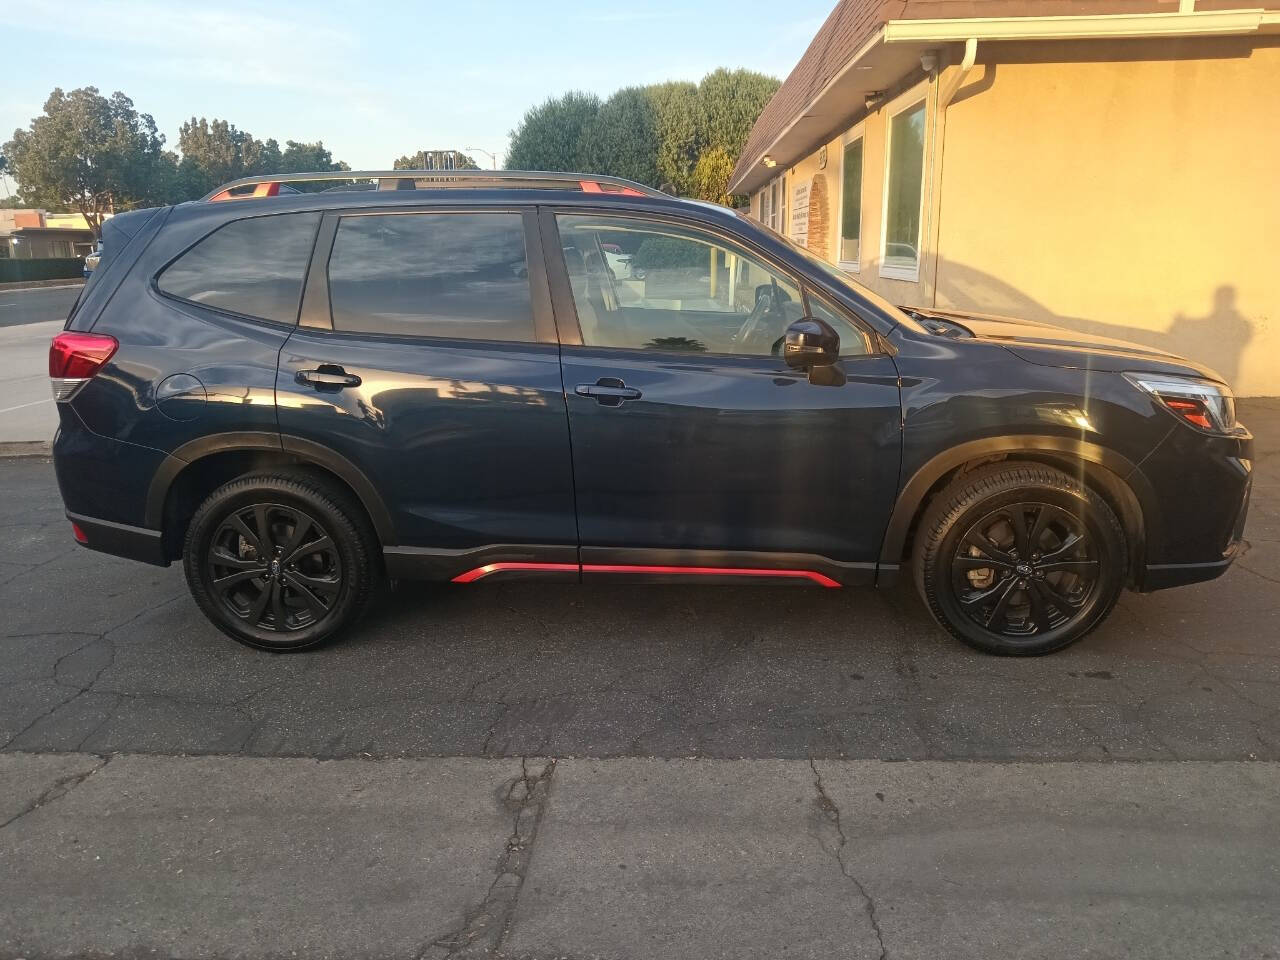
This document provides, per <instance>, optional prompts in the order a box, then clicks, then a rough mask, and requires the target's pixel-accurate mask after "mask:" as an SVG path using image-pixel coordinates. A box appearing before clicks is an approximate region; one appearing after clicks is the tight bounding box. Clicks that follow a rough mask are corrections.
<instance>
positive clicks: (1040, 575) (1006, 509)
mask: <svg viewBox="0 0 1280 960" xmlns="http://www.w3.org/2000/svg"><path fill="white" fill-rule="evenodd" d="M1019 518H1020V522H1021V529H1018V524H1019ZM1028 553H1029V554H1030V556H1028ZM912 560H913V572H914V574H915V581H916V589H917V590H919V591H920V596H921V598H922V599H923V600H924V602H925V605H926V606H927V607H928V608H929V612H930V613H931V614H932V615H933V618H934V619H935V620H937V621H938V623H939V624H940V625H941V626H942V627H943V628H944V629H945V630H947V632H949V633H950V634H951V635H952V636H954V637H956V638H957V639H959V640H961V641H963V642H964V643H967V644H968V645H969V646H971V647H975V648H976V649H978V650H982V651H984V652H986V653H994V654H998V655H1002V656H1039V655H1041V654H1045V653H1052V652H1053V651H1055V650H1061V649H1062V648H1063V647H1066V646H1068V645H1069V644H1072V643H1075V642H1076V641H1077V640H1079V639H1080V638H1081V637H1083V636H1085V635H1086V634H1087V633H1089V631H1091V630H1093V629H1094V628H1095V627H1097V626H1098V625H1099V624H1100V623H1102V621H1103V620H1104V619H1106V617H1107V615H1108V614H1109V613H1110V612H1111V610H1112V608H1113V607H1114V606H1115V604H1116V600H1117V599H1119V596H1120V591H1121V590H1122V589H1123V588H1124V584H1125V581H1126V578H1127V566H1128V548H1127V546H1126V543H1125V534H1124V528H1123V527H1122V526H1121V525H1120V521H1119V520H1117V519H1116V515H1115V513H1114V512H1112V510H1111V508H1110V507H1109V506H1108V505H1107V504H1106V502H1104V501H1103V500H1102V499H1101V498H1100V497H1099V496H1098V495H1097V494H1095V493H1094V492H1093V491H1092V490H1089V489H1088V488H1087V487H1085V486H1083V485H1082V484H1081V483H1080V482H1079V481H1077V480H1074V479H1072V478H1071V477H1070V476H1068V475H1067V474H1065V473H1063V472H1062V471H1060V470H1055V469H1054V468H1052V467H1048V466H1044V465H1043V464H1038V463H1018V462H1007V461H1006V462H1002V463H996V464H991V465H990V466H986V467H980V468H978V469H977V470H974V471H972V472H971V473H965V474H962V475H960V476H959V477H957V478H956V479H955V480H954V481H953V482H952V483H951V484H950V486H948V487H947V488H946V489H944V490H943V491H942V492H941V493H939V494H938V495H937V496H936V497H935V498H934V499H933V501H932V502H931V503H930V504H929V506H928V508H927V509H926V510H925V513H924V516H923V517H922V518H921V520H920V525H919V527H918V529H917V531H916V543H915V551H914V556H913V558H912Z"/></svg>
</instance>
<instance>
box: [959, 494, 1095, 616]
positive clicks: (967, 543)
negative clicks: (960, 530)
mask: <svg viewBox="0 0 1280 960" xmlns="http://www.w3.org/2000/svg"><path fill="white" fill-rule="evenodd" d="M951 572H952V577H951V584H952V589H953V590H954V591H955V595H956V599H957V600H958V601H959V603H960V607H961V609H962V610H964V612H965V614H966V616H968V617H969V618H970V619H971V620H972V621H973V622H974V623H976V624H977V625H978V626H980V627H982V628H983V629H984V630H990V631H991V632H993V633H997V634H1000V635H1001V636H1004V637H1009V638H1011V639H1023V638H1034V637H1036V636H1037V635H1044V634H1047V633H1049V632H1050V631H1053V630H1058V629H1060V628H1062V627H1065V626H1066V625H1067V624H1069V623H1071V621H1072V620H1074V619H1075V618H1077V617H1079V616H1080V614H1081V612H1082V611H1084V610H1085V609H1086V608H1087V606H1088V601H1089V597H1090V596H1091V594H1092V592H1093V590H1094V588H1095V587H1096V586H1097V582H1098V574H1099V563H1098V560H1097V558H1096V557H1095V556H1094V555H1093V554H1092V552H1091V549H1090V540H1089V533H1088V530H1087V529H1086V528H1085V525H1084V523H1083V522H1082V521H1081V520H1080V518H1079V517H1076V516H1073V515H1072V514H1071V513H1069V512H1067V511H1066V510H1064V509H1062V508H1061V507H1056V506H1054V505H1052V504H1048V503H1026V502H1019V503H1013V504H1009V505H1008V506H1003V507H1000V508H998V509H996V510H993V511H991V512H990V513H988V514H986V515H985V516H984V517H982V518H981V519H979V520H978V521H977V522H976V523H974V524H973V525H972V526H971V527H970V528H969V529H968V531H966V533H965V534H964V536H962V537H961V538H960V543H959V544H958V546H957V548H956V553H955V556H954V557H953V558H952V561H951Z"/></svg>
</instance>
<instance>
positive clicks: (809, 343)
mask: <svg viewBox="0 0 1280 960" xmlns="http://www.w3.org/2000/svg"><path fill="white" fill-rule="evenodd" d="M782 358H783V359H784V360H785V361H786V362H787V366H788V367H791V368H792V369H793V370H810V369H812V368H814V367H829V366H831V364H833V363H835V362H836V361H837V360H838V359H840V334H838V333H836V331H835V328H834V327H832V326H831V324H829V323H827V321H825V320H821V319H819V318H818V317H803V318H801V319H799V320H797V321H796V322H795V323H793V324H791V326H789V327H787V332H786V335H785V337H784V338H783V344H782Z"/></svg>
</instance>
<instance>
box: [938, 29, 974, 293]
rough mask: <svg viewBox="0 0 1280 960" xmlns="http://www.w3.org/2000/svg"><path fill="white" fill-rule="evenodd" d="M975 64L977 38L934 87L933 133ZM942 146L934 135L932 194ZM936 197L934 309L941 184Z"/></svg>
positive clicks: (939, 172) (940, 236) (939, 174)
mask: <svg viewBox="0 0 1280 960" xmlns="http://www.w3.org/2000/svg"><path fill="white" fill-rule="evenodd" d="M977 62H978V39H977V37H970V38H969V39H968V40H966V41H965V42H964V57H963V58H962V59H961V61H960V69H959V70H958V71H956V73H955V75H954V76H953V77H952V78H951V80H950V81H949V82H948V83H947V88H946V90H945V92H943V93H941V94H938V93H937V87H936V86H935V87H934V91H935V96H936V98H937V99H936V100H935V101H934V107H933V117H934V121H933V122H934V129H935V131H936V129H937V126H938V123H939V121H940V120H941V119H942V115H943V113H944V112H945V111H946V109H947V107H949V106H950V105H951V101H952V100H953V99H954V98H955V95H956V94H957V93H958V92H959V90H960V87H961V86H962V85H963V84H964V82H965V80H967V79H968V78H969V73H970V72H971V71H972V70H973V66H974V64H975V63H977ZM945 129H946V128H945V125H944V127H943V130H944V133H945ZM944 146H945V144H938V143H937V136H936V135H935V136H934V149H933V150H931V151H930V152H929V190H930V192H932V191H933V188H934V186H933V185H934V178H933V161H934V158H935V157H936V156H937V155H938V152H939V150H941V149H943V147H944ZM938 163H939V168H938V177H939V180H940V179H941V176H942V167H941V163H942V161H941V160H939V161H938ZM938 196H939V200H938V213H937V219H936V223H934V227H935V240H934V244H933V283H932V287H933V289H932V290H930V291H929V293H930V298H931V300H932V306H935V307H936V306H937V305H938V255H939V247H941V246H942V200H941V196H942V185H941V183H939V184H938ZM930 206H931V208H932V199H931V202H930Z"/></svg>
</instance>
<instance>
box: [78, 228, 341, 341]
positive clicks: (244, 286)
mask: <svg viewBox="0 0 1280 960" xmlns="http://www.w3.org/2000/svg"><path fill="white" fill-rule="evenodd" d="M319 223H320V214H318V213H283V214H277V215H275V216H270V217H253V218H252V219H249V220H233V221H231V222H230V223H228V224H225V225H224V226H221V227H219V228H218V229H217V230H215V231H214V232H213V233H211V234H209V236H207V237H205V238H204V239H203V240H201V241H200V242H199V243H197V244H196V245H195V246H194V247H192V248H191V249H190V250H188V251H187V252H186V253H184V254H183V255H182V256H180V257H179V258H178V259H177V260H175V261H174V262H173V263H171V264H169V266H168V267H166V268H165V270H164V272H163V273H162V274H160V277H159V279H158V280H157V281H156V285H157V286H158V287H159V288H160V290H161V292H163V293H167V294H169V295H170V296H172V297H180V298H182V299H183V300H192V301H194V302H196V303H199V304H203V305H204V306H206V307H213V308H215V309H217V310H226V311H229V312H230V313H238V314H241V315H242V316H246V317H260V318H262V319H263V320H274V321H275V322H277V323H287V324H295V323H297V322H298V301H299V300H300V299H301V297H302V281H303V278H304V277H305V276H306V273H307V261H308V259H310V257H311V245H312V243H313V242H314V241H315V235H316V226H317V225H318V224H319ZM95 272H96V271H95Z"/></svg>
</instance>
